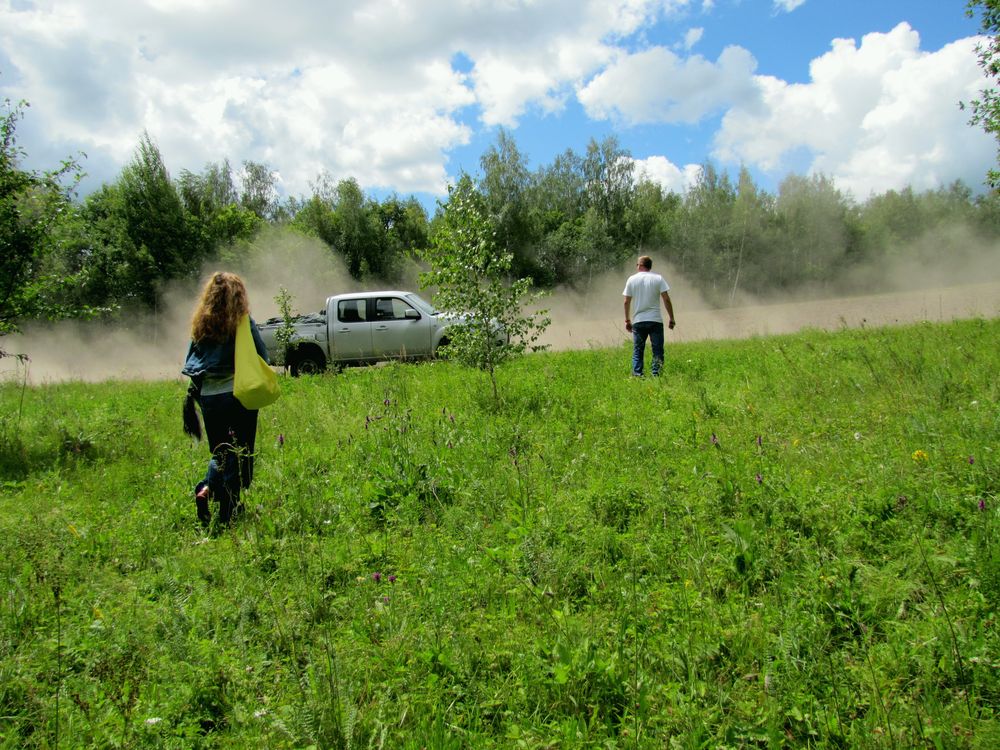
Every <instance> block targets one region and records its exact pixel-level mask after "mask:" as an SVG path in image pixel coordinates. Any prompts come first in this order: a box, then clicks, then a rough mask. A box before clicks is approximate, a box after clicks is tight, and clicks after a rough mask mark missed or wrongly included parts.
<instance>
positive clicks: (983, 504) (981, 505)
mask: <svg viewBox="0 0 1000 750" xmlns="http://www.w3.org/2000/svg"><path fill="white" fill-rule="evenodd" d="M979 510H986V500H985V499H983V498H979Z"/></svg>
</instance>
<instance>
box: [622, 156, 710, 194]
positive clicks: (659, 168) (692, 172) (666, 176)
mask: <svg viewBox="0 0 1000 750" xmlns="http://www.w3.org/2000/svg"><path fill="white" fill-rule="evenodd" d="M633 162H634V163H635V175H636V177H637V178H640V179H643V178H644V179H647V180H649V181H650V182H655V183H657V184H658V185H660V186H661V187H663V189H664V190H667V191H669V192H672V193H683V192H686V191H687V189H688V188H689V187H691V185H693V184H694V183H695V182H697V180H698V177H699V175H700V174H701V165H699V164H686V165H685V166H684V167H678V166H677V165H676V164H674V163H673V162H671V161H670V160H669V159H667V158H666V157H665V156H650V157H648V158H646V159H633Z"/></svg>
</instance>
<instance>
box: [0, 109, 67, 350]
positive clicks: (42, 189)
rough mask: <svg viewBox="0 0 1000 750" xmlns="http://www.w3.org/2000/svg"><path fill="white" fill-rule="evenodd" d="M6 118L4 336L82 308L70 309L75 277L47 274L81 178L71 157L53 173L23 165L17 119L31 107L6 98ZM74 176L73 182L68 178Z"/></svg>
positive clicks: (2, 135) (0, 130)
mask: <svg viewBox="0 0 1000 750" xmlns="http://www.w3.org/2000/svg"><path fill="white" fill-rule="evenodd" d="M4 105H5V108H6V112H5V113H4V115H3V116H2V117H0V335H3V334H5V333H10V332H13V331H16V330H17V328H18V323H19V321H22V320H24V319H27V318H38V317H42V318H58V317H65V316H67V315H70V314H73V313H74V312H78V311H76V310H73V309H70V308H68V307H67V306H66V305H65V303H64V301H63V300H62V298H61V292H62V291H64V290H65V289H66V288H68V287H71V286H72V285H73V283H74V280H73V279H72V278H70V277H64V276H58V275H54V274H51V273H46V260H47V257H48V255H49V254H50V252H51V251H52V235H53V228H54V227H55V226H56V224H57V223H58V221H59V220H60V217H61V216H62V214H63V213H64V212H65V211H66V210H67V208H68V207H69V205H70V200H69V198H70V192H71V191H72V187H73V185H75V181H74V178H77V177H78V176H79V168H78V166H77V164H76V162H75V161H73V160H68V161H65V162H63V164H62V166H61V167H59V168H58V169H56V170H54V171H51V172H36V171H27V170H23V169H21V168H20V166H19V164H20V159H21V157H22V156H23V155H24V154H23V152H22V151H21V149H20V148H18V146H17V122H18V120H20V119H21V116H22V114H23V111H24V107H25V106H26V105H25V104H24V103H20V104H17V105H12V104H11V103H10V101H5V102H4ZM67 178H69V180H70V184H69V185H68V186H67V185H65V184H64V181H65V180H66V179H67Z"/></svg>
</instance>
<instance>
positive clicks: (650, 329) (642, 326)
mask: <svg viewBox="0 0 1000 750" xmlns="http://www.w3.org/2000/svg"><path fill="white" fill-rule="evenodd" d="M647 338H648V339H649V343H650V344H651V345H652V347H653V375H659V374H660V368H662V367H663V323H654V322H652V321H649V322H643V323H633V324H632V374H633V375H637V376H639V377H641V376H642V368H643V360H644V359H645V357H646V339H647Z"/></svg>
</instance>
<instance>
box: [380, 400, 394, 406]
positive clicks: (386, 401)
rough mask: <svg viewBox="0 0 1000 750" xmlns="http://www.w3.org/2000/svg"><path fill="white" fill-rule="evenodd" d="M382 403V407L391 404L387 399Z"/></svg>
mask: <svg viewBox="0 0 1000 750" xmlns="http://www.w3.org/2000/svg"><path fill="white" fill-rule="evenodd" d="M382 403H383V405H385V406H388V405H389V404H390V403H392V402H391V401H389V399H386V400H385V401H383V402H382Z"/></svg>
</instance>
